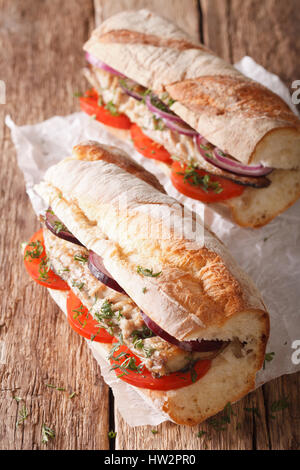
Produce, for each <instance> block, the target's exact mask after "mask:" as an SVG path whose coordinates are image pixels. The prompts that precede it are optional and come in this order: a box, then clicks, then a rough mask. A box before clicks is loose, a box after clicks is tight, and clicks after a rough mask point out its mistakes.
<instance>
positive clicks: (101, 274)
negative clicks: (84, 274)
mask: <svg viewBox="0 0 300 470" xmlns="http://www.w3.org/2000/svg"><path fill="white" fill-rule="evenodd" d="M88 267H89V270H90V271H91V273H92V274H93V276H95V277H96V278H97V279H98V281H101V282H102V283H103V284H105V285H106V286H107V287H110V288H111V289H113V290H115V291H117V292H120V293H121V294H126V292H125V291H124V289H122V287H121V286H120V285H119V284H118V283H117V281H115V280H114V279H113V278H112V277H111V274H110V273H109V272H108V271H107V270H106V269H105V266H104V264H103V261H102V258H101V257H100V256H98V255H97V254H96V253H94V252H93V251H90V253H89V259H88Z"/></svg>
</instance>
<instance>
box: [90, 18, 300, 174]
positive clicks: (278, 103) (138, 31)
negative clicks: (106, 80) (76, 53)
mask: <svg viewBox="0 0 300 470" xmlns="http://www.w3.org/2000/svg"><path fill="white" fill-rule="evenodd" d="M162 31H164V34H162ZM84 49H85V50H87V51H88V52H89V53H91V54H92V55H94V56H96V57H98V58H99V59H101V60H102V61H104V62H106V63H108V64H109V65H111V66H112V67H114V68H116V69H117V70H119V71H120V72H121V73H123V74H125V75H126V76H128V77H129V78H131V79H133V80H136V79H137V77H138V81H139V83H140V84H141V85H143V86H145V87H147V88H151V89H153V90H154V91H156V92H160V91H167V92H168V93H169V95H170V96H171V97H172V98H173V99H174V100H176V102H175V103H174V104H173V106H172V110H174V111H175V112H176V113H177V114H178V115H179V116H180V117H181V118H182V119H183V120H184V121H186V122H187V123H188V124H190V125H191V126H192V127H193V128H195V129H196V130H197V131H198V132H199V133H200V134H201V135H203V136H205V137H206V138H207V140H209V141H210V142H211V143H212V144H214V145H216V146H217V147H219V148H220V149H221V150H223V151H224V152H228V153H229V154H230V155H232V156H233V157H234V158H236V159H237V160H239V161H241V162H243V163H245V164H250V163H254V164H255V163H262V164H263V165H265V166H271V167H275V168H282V169H296V168H298V169H299V168H300V121H299V119H298V118H297V117H296V116H295V115H294V114H293V112H292V111H291V110H290V109H289V107H288V106H287V105H286V104H285V103H284V101H283V100H282V99H281V98H280V97H279V96H277V95H276V94H274V93H273V92H271V91H270V90H268V89H267V88H265V87H263V86H262V85H260V84H258V83H256V82H254V81H253V80H250V79H249V78H247V77H245V76H244V75H242V74H241V73H239V72H238V71H237V70H236V69H235V68H234V67H233V66H231V65H229V64H226V63H225V62H224V61H223V60H222V59H219V58H218V57H216V56H215V55H214V54H213V53H212V52H211V51H209V50H207V49H206V48H204V47H203V46H202V45H199V44H197V43H195V42H194V41H192V40H191V38H189V36H188V35H187V34H186V33H184V32H183V31H182V30H180V29H179V28H178V27H177V26H175V25H173V24H172V23H170V22H169V21H167V20H165V19H163V18H160V17H159V16H157V15H154V14H153V13H151V12H149V11H147V10H140V11H134V12H133V11H132V12H131V11H127V12H122V13H121V14H118V15H115V16H114V17H111V18H109V19H108V20H106V21H105V22H104V23H103V24H102V25H101V26H100V27H99V28H97V29H96V30H95V31H94V32H93V34H92V36H91V38H90V39H89V41H88V42H87V43H86V44H85V45H84Z"/></svg>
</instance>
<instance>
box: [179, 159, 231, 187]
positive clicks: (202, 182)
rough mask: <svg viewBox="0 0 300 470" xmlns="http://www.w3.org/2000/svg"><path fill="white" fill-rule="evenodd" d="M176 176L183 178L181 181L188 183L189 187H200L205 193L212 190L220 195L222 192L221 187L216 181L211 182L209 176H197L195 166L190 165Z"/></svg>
mask: <svg viewBox="0 0 300 470" xmlns="http://www.w3.org/2000/svg"><path fill="white" fill-rule="evenodd" d="M177 174H178V175H181V176H183V181H184V182H185V183H189V184H190V185H191V186H200V187H201V188H202V189H203V191H205V192H206V193H207V192H208V191H209V190H213V191H214V193H216V194H220V193H221V192H222V191H223V188H222V186H221V185H220V183H219V182H218V181H211V178H210V175H208V174H206V175H204V176H201V175H199V173H198V172H197V165H195V164H193V163H190V164H189V165H188V166H187V168H186V169H185V171H184V173H181V172H178V173H177Z"/></svg>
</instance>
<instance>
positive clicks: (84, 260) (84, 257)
mask: <svg viewBox="0 0 300 470" xmlns="http://www.w3.org/2000/svg"><path fill="white" fill-rule="evenodd" d="M74 261H79V262H80V263H87V261H88V255H81V254H77V255H74Z"/></svg>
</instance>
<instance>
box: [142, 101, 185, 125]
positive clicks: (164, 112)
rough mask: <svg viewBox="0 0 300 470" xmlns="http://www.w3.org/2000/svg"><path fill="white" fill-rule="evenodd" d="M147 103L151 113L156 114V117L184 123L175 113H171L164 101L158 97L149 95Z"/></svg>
mask: <svg viewBox="0 0 300 470" xmlns="http://www.w3.org/2000/svg"><path fill="white" fill-rule="evenodd" d="M145 101H146V105H147V107H148V109H149V111H151V112H152V113H153V114H155V116H157V117H158V118H165V119H168V120H169V121H178V122H183V121H182V119H181V118H180V117H178V116H176V114H174V113H173V111H171V110H170V109H169V108H168V106H167V105H166V104H165V103H164V102H163V101H161V100H160V99H159V98H157V96H154V95H147V96H146V100H145Z"/></svg>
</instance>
